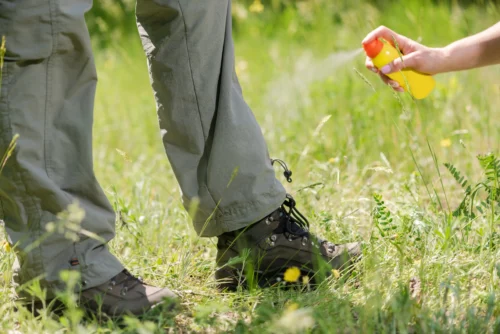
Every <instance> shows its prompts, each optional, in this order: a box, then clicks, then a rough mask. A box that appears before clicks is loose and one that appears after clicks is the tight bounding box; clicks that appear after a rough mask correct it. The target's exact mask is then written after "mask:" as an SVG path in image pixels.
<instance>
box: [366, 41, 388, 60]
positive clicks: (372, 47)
mask: <svg viewBox="0 0 500 334" xmlns="http://www.w3.org/2000/svg"><path fill="white" fill-rule="evenodd" d="M383 47H384V43H382V42H381V41H379V40H378V39H374V40H373V41H371V42H368V43H363V49H365V52H366V55H367V56H368V57H370V58H375V57H376V56H377V55H378V54H379V53H380V51H382V48H383Z"/></svg>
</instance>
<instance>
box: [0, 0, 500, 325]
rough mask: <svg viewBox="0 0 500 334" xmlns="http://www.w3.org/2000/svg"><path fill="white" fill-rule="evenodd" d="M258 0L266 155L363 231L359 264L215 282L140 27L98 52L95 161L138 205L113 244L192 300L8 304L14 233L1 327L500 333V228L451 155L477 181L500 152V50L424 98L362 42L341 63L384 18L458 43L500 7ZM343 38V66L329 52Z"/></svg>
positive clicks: (309, 207) (318, 207)
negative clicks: (474, 209)
mask: <svg viewBox="0 0 500 334" xmlns="http://www.w3.org/2000/svg"><path fill="white" fill-rule="evenodd" d="M245 11H247V8H246V7H243V6H239V5H236V7H235V17H236V20H235V39H236V51H237V59H236V67H237V70H238V73H239V76H240V81H241V84H242V86H243V89H244V94H245V97H246V98H247V101H248V102H249V104H250V105H251V107H252V108H253V110H254V113H255V115H256V117H257V119H258V121H259V122H260V124H261V125H262V129H263V132H264V135H265V137H266V139H267V141H268V145H269V150H270V153H271V156H272V157H279V158H281V159H283V160H285V161H287V163H288V165H289V166H290V168H291V169H292V170H293V175H294V183H292V184H290V185H287V187H289V191H290V192H291V193H292V194H293V195H294V197H295V198H296V200H297V202H298V203H299V206H300V207H299V209H300V210H301V211H302V212H303V213H304V214H306V215H307V216H308V217H309V218H310V220H311V221H312V225H313V230H314V231H315V232H317V233H319V234H321V235H323V236H325V237H327V238H328V239H330V240H332V241H335V242H346V241H352V240H363V241H364V242H365V246H366V247H365V257H364V259H363V261H362V262H361V263H359V267H358V268H357V270H356V274H355V275H354V276H352V277H351V278H349V279H339V280H337V279H333V280H332V281H331V282H329V283H328V284H325V285H324V286H321V287H320V288H319V289H318V290H317V291H311V292H300V291H282V290H279V289H268V290H255V291H250V292H245V291H242V292H238V293H231V294H220V293H218V292H217V291H216V290H215V289H214V288H213V278H212V276H213V272H214V256H215V247H214V243H215V241H216V239H200V238H198V237H197V236H196V234H195V233H194V231H193V229H192V227H191V225H190V221H189V219H188V215H187V213H186V212H185V211H184V209H183V208H182V205H181V202H180V197H181V196H180V192H179V189H178V186H177V183H176V180H175V178H174V175H173V173H172V171H171V169H170V166H169V163H168V161H167V159H166V157H165V153H164V150H163V147H162V146H161V141H160V135H159V131H158V126H157V119H156V116H155V105H154V100H153V95H152V92H151V88H150V86H149V79H148V75H147V67H146V62H145V58H144V55H143V54H142V50H141V48H140V43H139V41H138V38H137V37H136V36H133V37H129V38H127V39H126V40H123V41H121V42H120V43H116V44H114V45H113V47H111V48H109V49H107V50H97V52H96V57H97V64H98V70H99V77H100V81H99V88H98V94H97V100H96V111H95V131H94V136H95V137H94V143H95V152H94V156H95V168H96V173H97V175H98V178H99V180H100V181H101V183H102V186H103V187H104V188H105V189H106V191H107V193H108V195H109V198H110V200H111V201H112V202H113V203H114V205H115V208H116V210H117V211H119V212H121V214H122V216H123V218H124V220H125V221H126V224H124V223H122V222H119V223H118V225H117V237H116V238H115V240H114V241H113V242H112V244H111V247H112V249H113V251H114V253H115V254H117V255H118V257H119V258H120V259H121V260H122V261H123V263H124V264H125V265H126V266H127V267H128V268H129V269H130V270H131V271H132V272H133V273H135V274H138V275H142V276H144V277H145V279H146V280H147V281H148V282H151V283H154V284H157V285H162V286H169V287H171V288H172V289H174V290H175V291H177V292H178V293H179V294H180V295H181V304H180V306H179V308H178V309H177V310H175V311H173V312H169V313H165V312H162V311H161V309H160V310H157V311H153V312H151V313H150V314H148V315H147V316H146V317H145V318H144V319H141V320H138V319H135V318H126V319H125V322H124V323H121V324H120V323H118V322H113V321H111V320H102V319H98V320H82V321H80V319H81V318H80V315H79V314H78V312H77V311H76V308H74V307H73V306H71V307H70V308H69V310H68V312H67V314H66V316H63V317H55V316H51V315H50V314H46V315H42V317H41V319H36V318H33V317H32V316H31V315H29V314H27V313H26V312H25V311H22V310H21V311H19V312H15V311H14V310H13V305H14V304H13V302H12V301H11V299H10V285H9V281H10V278H11V271H10V265H11V263H12V261H13V254H12V252H4V251H3V250H2V251H0V329H1V330H0V332H5V331H8V330H12V331H13V330H18V331H19V332H21V333H39V332H46V333H52V332H56V331H60V332H80V333H82V332H103V333H108V332H120V331H126V332H138V333H150V332H156V331H159V332H161V331H168V330H171V331H174V332H223V331H227V332H233V331H236V332H238V333H245V332H259V333H267V332H274V333H277V332H293V331H294V330H297V331H298V332H301V331H308V330H309V331H313V332H324V333H332V332H341V333H351V332H361V333H368V332H399V333H406V332H410V333H413V332H422V333H423V332H425V333H427V332H470V333H479V332H489V333H493V332H495V333H498V332H499V331H500V299H499V298H500V277H499V276H500V266H499V263H500V260H499V259H500V248H495V247H493V246H494V245H493V244H492V243H491V242H489V239H488V238H489V236H491V235H492V232H494V231H497V232H498V231H499V228H498V215H496V216H495V215H494V214H493V215H492V214H491V213H487V214H485V215H484V216H480V217H477V218H475V219H474V220H472V221H465V220H464V219H463V218H461V217H454V216H452V214H451V212H452V211H453V210H454V209H456V207H457V206H458V205H459V204H460V202H461V201H462V199H463V198H464V192H463V190H462V189H461V188H460V186H459V185H457V183H456V182H455V180H454V178H453V176H452V175H451V174H450V173H448V171H447V170H446V168H445V167H444V166H443V163H445V162H450V163H453V164H454V165H455V166H456V167H457V168H458V169H459V170H460V171H461V172H462V173H463V174H464V175H466V176H467V177H468V178H469V179H470V180H479V179H481V178H482V177H483V174H482V169H481V167H480V165H479V163H478V162H477V160H476V159H475V156H476V155H477V154H480V153H487V152H490V151H491V152H494V153H496V154H497V156H498V154H499V153H500V133H499V131H498V122H497V120H498V119H499V118H498V117H499V110H498V106H499V105H500V81H499V79H498V78H500V67H498V66H496V67H490V68H487V69H478V70H474V71H469V72H463V73H453V74H446V75H440V76H437V78H436V79H437V82H438V84H437V88H436V90H435V91H434V92H433V93H432V95H431V96H430V97H429V98H428V99H426V100H423V101H417V102H414V101H412V100H411V99H410V98H409V97H408V96H404V95H395V94H394V93H392V91H391V90H390V89H389V88H388V87H385V86H383V84H382V83H381V82H380V81H379V80H378V79H377V77H376V76H374V75H372V74H371V73H369V72H368V71H367V70H365V69H364V66H363V62H364V59H363V56H362V55H358V56H356V57H355V58H354V59H352V60H351V61H347V62H341V61H343V60H345V59H344V58H346V57H344V56H343V55H342V54H340V52H343V51H352V50H355V49H357V48H359V47H360V41H361V39H362V38H363V37H364V36H365V34H366V33H368V32H369V31H370V30H371V29H373V28H375V27H376V26H378V25H380V24H384V25H387V26H389V27H391V28H393V29H394V30H396V31H398V32H400V33H402V34H405V35H408V36H409V37H412V38H415V39H421V41H422V42H423V43H424V44H428V45H431V46H440V45H445V44H447V43H449V42H451V41H453V40H455V39H457V38H460V37H464V36H467V35H469V34H472V33H474V32H478V31H480V30H481V29H484V28H486V27H488V26H489V25H491V24H493V23H494V22H496V21H497V20H498V17H499V13H500V9H499V8H498V7H495V6H493V5H481V6H469V7H467V8H460V7H457V6H446V5H435V4H432V2H431V1H405V2H404V3H402V4H397V3H392V4H390V5H388V4H386V5H385V7H384V10H383V11H382V10H380V9H379V8H376V7H374V6H373V5H369V4H365V3H364V2H362V1H352V2H350V3H348V2H345V3H344V2H338V1H329V2H324V1H304V2H300V3H299V5H298V6H297V9H285V10H284V11H282V12H280V13H278V14H276V13H272V12H271V11H270V9H269V8H265V10H264V12H263V13H261V14H254V13H249V12H248V11H247V12H245ZM245 15H246V16H245ZM332 53H338V54H337V55H336V56H331V60H332V62H335V61H338V62H339V64H340V65H339V66H337V67H336V66H332V65H331V64H330V63H331V62H325V61H324V59H326V58H327V57H328V56H329V55H331V54H332ZM360 74H361V75H362V76H364V77H365V78H362V77H361V76H360ZM366 80H368V81H369V83H370V84H368V83H367V82H366ZM284 82H286V83H287V84H286V85H284V84H283V83H284ZM434 154H435V156H434ZM280 175H281V174H280ZM279 177H281V176H279ZM283 181H284V180H283ZM374 193H376V194H380V195H381V197H378V196H377V201H375V200H374V198H373V194H374ZM382 201H383V203H382ZM374 210H377V212H379V213H380V212H381V211H383V212H390V215H391V217H392V219H393V220H392V221H391V222H390V224H391V225H390V226H393V228H394V230H391V231H394V233H393V234H392V233H391V234H386V235H385V236H382V235H381V233H380V232H379V229H378V228H377V227H381V226H382V225H384V221H383V219H382V218H380V217H377V216H375V217H374V216H373V214H372V213H373V212H374ZM468 223H470V225H468ZM381 224H382V225H381ZM384 226H385V225H384ZM382 227H383V226H382ZM483 246H484V247H483ZM410 282H411V283H410ZM410 285H411V288H410ZM301 326H303V327H304V328H306V329H301Z"/></svg>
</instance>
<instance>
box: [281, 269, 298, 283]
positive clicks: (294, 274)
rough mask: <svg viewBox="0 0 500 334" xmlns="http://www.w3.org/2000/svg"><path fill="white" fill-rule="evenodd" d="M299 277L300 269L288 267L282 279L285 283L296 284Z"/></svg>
mask: <svg viewBox="0 0 500 334" xmlns="http://www.w3.org/2000/svg"><path fill="white" fill-rule="evenodd" d="M299 277H300V269H299V268H297V267H290V268H288V269H287V270H286V271H285V275H284V277H283V278H284V279H285V281H287V282H297V280H298V279H299Z"/></svg>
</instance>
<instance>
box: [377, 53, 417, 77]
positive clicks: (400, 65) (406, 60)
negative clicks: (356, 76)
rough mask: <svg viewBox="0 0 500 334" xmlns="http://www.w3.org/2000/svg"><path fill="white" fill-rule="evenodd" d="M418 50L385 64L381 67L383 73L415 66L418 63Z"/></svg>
mask: <svg viewBox="0 0 500 334" xmlns="http://www.w3.org/2000/svg"><path fill="white" fill-rule="evenodd" d="M415 53H416V52H414V53H410V54H408V55H404V56H402V57H398V58H397V59H394V60H393V61H392V62H391V63H389V64H387V65H385V66H384V67H382V68H381V69H380V72H382V73H383V74H390V73H394V72H399V71H401V70H402V69H404V68H414V69H415V67H416V65H417V61H416V60H417V57H415V56H416V55H415Z"/></svg>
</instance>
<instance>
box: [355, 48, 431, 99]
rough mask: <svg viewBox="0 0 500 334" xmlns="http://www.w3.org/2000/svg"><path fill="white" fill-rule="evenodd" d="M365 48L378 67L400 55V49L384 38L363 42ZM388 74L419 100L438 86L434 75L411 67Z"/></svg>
mask: <svg viewBox="0 0 500 334" xmlns="http://www.w3.org/2000/svg"><path fill="white" fill-rule="evenodd" d="M363 48H364V49H365V52H366V55H367V56H368V57H370V58H371V59H372V62H373V65H375V67H376V68H378V69H381V68H382V67H384V66H385V65H387V64H389V63H390V62H392V61H393V60H394V59H397V58H399V57H400V54H399V52H398V50H396V48H395V47H394V46H392V45H391V44H390V43H389V42H387V41H386V40H384V39H382V38H381V39H375V40H373V41H371V42H369V43H366V44H363ZM387 76H388V77H389V78H391V79H392V80H394V81H396V82H397V83H399V85H400V86H401V87H402V88H403V89H404V90H405V91H407V92H409V93H410V94H411V95H412V96H413V97H414V98H415V99H418V100H419V99H423V98H424V97H426V96H427V95H429V94H430V92H431V91H432V90H433V89H434V86H436V82H435V81H434V78H433V77H432V76H430V75H428V74H423V73H420V72H417V71H414V70H411V69H403V70H401V71H400V72H395V73H391V74H388V75H387Z"/></svg>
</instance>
